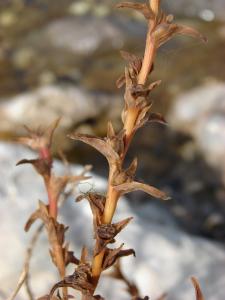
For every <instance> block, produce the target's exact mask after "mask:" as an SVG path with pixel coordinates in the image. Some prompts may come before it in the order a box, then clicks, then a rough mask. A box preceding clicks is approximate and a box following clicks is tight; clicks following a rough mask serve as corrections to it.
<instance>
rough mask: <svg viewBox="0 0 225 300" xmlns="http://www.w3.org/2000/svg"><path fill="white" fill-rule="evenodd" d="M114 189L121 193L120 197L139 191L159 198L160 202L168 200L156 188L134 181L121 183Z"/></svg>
mask: <svg viewBox="0 0 225 300" xmlns="http://www.w3.org/2000/svg"><path fill="white" fill-rule="evenodd" d="M114 188H115V189H116V190H117V191H118V192H121V194H122V195H123V194H127V193H130V192H134V191H138V190H140V191H143V192H145V193H147V194H149V195H150V196H153V197H155V198H160V199H162V200H169V199H170V198H169V197H168V196H167V195H166V194H165V193H164V192H162V191H160V190H158V189H157V188H155V187H153V186H150V185H147V184H144V183H140V182H136V181H133V182H127V183H123V184H121V185H117V186H115V187H114Z"/></svg>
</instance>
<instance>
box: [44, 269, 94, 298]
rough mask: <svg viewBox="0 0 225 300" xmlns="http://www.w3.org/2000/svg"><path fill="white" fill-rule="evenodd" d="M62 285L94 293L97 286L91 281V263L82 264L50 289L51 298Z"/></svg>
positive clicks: (87, 293)
mask: <svg viewBox="0 0 225 300" xmlns="http://www.w3.org/2000/svg"><path fill="white" fill-rule="evenodd" d="M61 287H70V288H73V289H75V290H78V291H80V292H81V293H82V294H84V295H90V296H91V295H93V292H94V289H95V288H94V285H93V284H92V282H91V267H90V265H88V264H80V265H79V266H78V267H77V268H76V270H75V272H74V273H73V274H72V275H70V276H67V277H65V278H64V280H62V281H60V282H58V283H57V284H55V285H54V286H53V288H52V289H51V291H50V294H49V296H50V298H51V297H52V296H53V295H54V292H55V291H56V290H57V289H59V288H61Z"/></svg>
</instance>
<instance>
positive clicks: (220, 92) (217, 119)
mask: <svg viewBox="0 0 225 300" xmlns="http://www.w3.org/2000/svg"><path fill="white" fill-rule="evenodd" d="M168 121H169V123H170V124H171V126H172V127H174V128H175V129H178V130H181V131H184V132H186V133H188V134H190V135H191V136H193V137H194V139H195V142H196V144H197V147H198V148H199V149H200V150H201V151H202V153H203V155H204V157H205V158H206V160H207V161H208V162H209V163H210V164H212V165H213V166H215V167H217V168H219V169H221V170H224V167H225V163H223V161H224V149H225V84H223V83H212V84H209V85H205V86H202V87H199V88H196V89H194V90H191V91H189V92H187V93H185V94H184V95H181V96H178V98H177V99H175V101H174V107H172V109H171V111H170V113H169V116H168Z"/></svg>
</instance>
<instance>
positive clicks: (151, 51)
mask: <svg viewBox="0 0 225 300" xmlns="http://www.w3.org/2000/svg"><path fill="white" fill-rule="evenodd" d="M150 3H154V4H152V5H153V10H154V11H158V8H159V3H160V1H159V0H156V1H150ZM152 25H153V24H152V21H151V20H150V21H149V23H148V32H147V37H146V46H145V54H144V59H143V63H142V68H141V71H140V73H139V76H138V84H142V85H145V83H146V81H147V78H148V75H149V72H150V70H151V68H152V66H153V61H154V57H155V52H156V51H155V50H156V48H155V45H154V40H153V39H152V37H151V34H150V32H151V27H152ZM138 113H139V110H138V109H137V108H132V109H130V110H128V115H127V119H126V122H125V124H124V130H125V150H124V153H123V154H122V161H123V160H124V159H125V156H126V152H127V150H128V148H129V145H130V143H131V141H132V138H133V135H134V126H135V122H136V120H137V117H138ZM113 171H114V170H110V172H109V178H108V182H109V184H108V191H107V197H106V204H105V209H104V214H103V219H102V221H103V223H105V224H110V223H111V222H112V219H113V216H114V213H115V210H116V206H117V203H118V200H119V197H120V193H119V192H117V191H116V190H115V189H114V187H113V184H112V174H113ZM103 257H104V250H103V251H102V252H101V253H100V254H99V255H97V256H95V257H94V259H93V264H92V274H93V278H94V282H95V284H96V285H97V283H98V279H99V277H100V275H101V272H102V260H103Z"/></svg>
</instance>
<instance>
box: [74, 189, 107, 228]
mask: <svg viewBox="0 0 225 300" xmlns="http://www.w3.org/2000/svg"><path fill="white" fill-rule="evenodd" d="M83 199H87V200H88V202H89V204H90V207H91V211H92V214H93V225H94V230H95V229H96V226H98V225H100V224H101V217H102V215H103V212H104V207H105V201H106V197H105V196H104V195H100V194H97V193H87V194H84V195H80V196H79V197H77V199H76V202H79V201H81V200H83Z"/></svg>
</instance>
